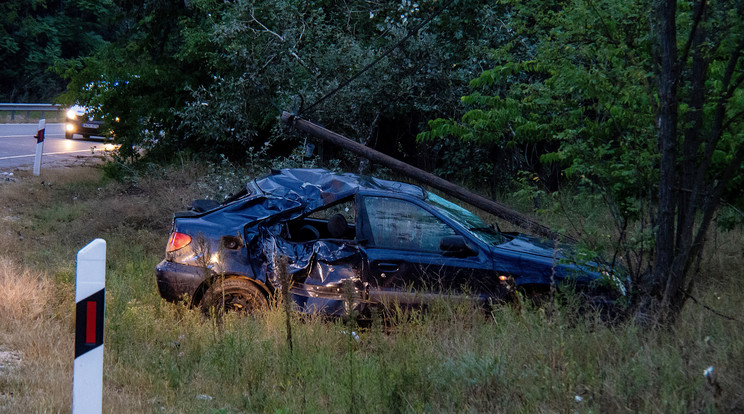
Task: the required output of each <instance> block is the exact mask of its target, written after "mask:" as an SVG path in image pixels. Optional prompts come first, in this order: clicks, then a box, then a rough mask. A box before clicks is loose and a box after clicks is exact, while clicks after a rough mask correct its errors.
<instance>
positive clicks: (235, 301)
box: [222, 292, 263, 314]
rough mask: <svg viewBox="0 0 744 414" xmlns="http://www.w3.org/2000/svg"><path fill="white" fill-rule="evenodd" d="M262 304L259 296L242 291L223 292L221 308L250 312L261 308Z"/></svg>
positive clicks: (230, 310)
mask: <svg viewBox="0 0 744 414" xmlns="http://www.w3.org/2000/svg"><path fill="white" fill-rule="evenodd" d="M262 305H263V304H262V303H261V301H260V298H257V297H256V296H255V295H251V294H246V293H244V292H225V295H224V299H223V302H222V308H223V309H224V310H225V312H235V313H244V314H250V313H253V312H254V311H257V310H261V309H262V308H263V306H262Z"/></svg>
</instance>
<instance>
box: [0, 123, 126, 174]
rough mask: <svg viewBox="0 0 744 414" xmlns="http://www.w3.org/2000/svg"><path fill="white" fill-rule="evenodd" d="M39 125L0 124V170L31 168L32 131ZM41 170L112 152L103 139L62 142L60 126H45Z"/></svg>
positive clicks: (77, 138) (34, 145) (34, 152)
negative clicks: (61, 163)
mask: <svg viewBox="0 0 744 414" xmlns="http://www.w3.org/2000/svg"><path fill="white" fill-rule="evenodd" d="M38 127H39V124H38V123H34V124H0V171H10V170H13V169H15V168H31V167H33V165H34V157H35V155H36V139H35V138H34V135H36V130H37V129H38ZM45 135H46V136H45V139H44V152H43V155H42V157H41V168H42V170H43V169H44V167H45V166H49V165H52V164H58V163H60V162H69V161H73V160H76V159H80V157H90V156H94V155H95V156H100V155H101V154H102V153H103V150H104V149H109V150H110V149H112V148H113V146H112V144H107V143H106V141H105V139H103V138H90V139H87V140H85V139H83V138H80V136H79V135H75V138H74V139H65V134H64V124H61V123H54V124H47V125H46V134H45Z"/></svg>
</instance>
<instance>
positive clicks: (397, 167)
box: [282, 111, 575, 241]
mask: <svg viewBox="0 0 744 414" xmlns="http://www.w3.org/2000/svg"><path fill="white" fill-rule="evenodd" d="M282 122H284V123H286V124H288V125H290V126H292V127H294V128H297V129H298V130H300V131H304V132H307V133H308V134H310V135H312V136H314V137H317V138H320V139H322V140H324V141H327V142H330V143H332V144H335V145H338V146H339V147H341V148H344V149H347V150H349V151H351V152H353V153H355V154H357V155H360V156H362V157H364V158H367V159H369V160H370V161H372V162H376V163H378V164H381V165H384V166H386V167H388V168H390V169H392V170H394V171H397V172H399V173H401V174H404V175H406V176H407V177H411V178H413V179H415V180H418V181H420V182H422V183H424V184H426V185H430V186H432V187H434V188H436V189H438V190H440V191H442V192H444V193H446V194H448V195H450V196H452V197H455V198H457V199H459V200H462V201H465V202H466V203H468V204H471V205H473V206H474V207H477V208H479V209H481V210H483V211H485V212H488V213H491V214H493V215H494V216H496V217H499V218H501V219H504V220H506V221H508V222H510V223H512V224H514V225H515V226H518V227H520V228H523V229H525V230H527V231H529V232H532V233H535V234H537V235H539V236H543V237H547V238H550V239H553V240H557V239H559V238H563V239H566V240H569V241H575V240H574V239H572V238H571V237H569V236H561V235H560V234H558V233H556V232H554V231H553V230H551V229H549V228H548V227H545V226H543V225H541V224H540V223H538V222H537V221H536V220H534V219H532V218H530V217H527V216H525V215H524V214H521V213H519V212H517V211H515V210H513V209H511V208H509V207H507V206H505V205H503V204H501V203H498V202H496V201H493V200H489V199H487V198H485V197H483V196H481V195H479V194H476V193H474V192H472V191H470V190H468V189H466V188H463V187H460V186H459V185H457V184H453V183H451V182H449V181H447V180H445V179H443V178H440V177H437V176H436V175H434V174H431V173H429V172H426V171H424V170H422V169H420V168H416V167H414V166H412V165H410V164H407V163H405V162H403V161H400V160H397V159H395V158H393V157H391V156H389V155H385V154H383V153H381V152H379V151H376V150H373V149H372V148H369V147H367V146H365V145H363V144H360V143H358V142H356V141H354V140H351V139H349V138H346V137H344V136H343V135H340V134H337V133H335V132H332V131H329V130H327V129H325V128H323V127H321V126H319V125H316V124H314V123H312V122H310V121H307V120H304V119H302V118H298V117H296V116H294V115H292V114H290V113H289V112H286V111H285V112H282Z"/></svg>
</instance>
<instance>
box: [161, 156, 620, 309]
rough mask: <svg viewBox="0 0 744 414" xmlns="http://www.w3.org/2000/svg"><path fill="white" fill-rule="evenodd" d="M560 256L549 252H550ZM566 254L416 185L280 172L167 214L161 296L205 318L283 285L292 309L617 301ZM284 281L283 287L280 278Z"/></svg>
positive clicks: (252, 305) (593, 265)
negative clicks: (555, 296)
mask: <svg viewBox="0 0 744 414" xmlns="http://www.w3.org/2000/svg"><path fill="white" fill-rule="evenodd" d="M556 248H557V250H556ZM571 250H573V249H572V247H571V246H567V245H563V246H556V245H555V244H554V243H552V242H546V241H544V240H539V239H536V238H534V237H529V236H526V235H522V234H516V233H503V232H500V231H498V229H496V228H495V227H492V226H489V225H487V224H486V223H484V222H483V221H482V220H481V219H480V218H478V216H476V215H475V214H473V213H471V212H470V211H468V210H466V209H464V208H462V207H460V206H458V205H456V204H453V203H451V202H449V201H447V200H445V199H443V198H441V197H439V196H437V195H435V194H433V193H430V192H428V191H426V190H424V189H422V188H421V187H418V186H415V185H412V184H406V183H402V182H395V181H387V180H381V179H377V178H372V177H364V176H359V175H355V174H337V173H333V172H330V171H326V170H321V169H287V170H281V171H275V172H274V173H273V174H271V175H269V176H267V177H264V178H259V179H256V180H253V181H250V182H248V184H247V185H246V187H245V188H244V189H243V190H242V191H241V192H240V193H239V194H238V195H237V196H235V197H233V198H232V199H230V200H227V201H226V202H224V203H217V202H214V201H211V200H197V201H195V202H194V204H193V206H192V211H188V212H180V213H176V214H175V217H174V220H173V228H172V230H171V234H170V240H169V241H168V245H167V248H166V254H165V260H163V261H162V262H160V264H158V265H157V267H156V275H157V285H158V289H159V291H160V294H161V296H162V297H163V298H165V299H167V300H169V301H173V302H176V301H180V300H183V299H184V297H188V298H189V300H190V302H191V304H192V305H194V306H201V307H202V309H204V310H207V311H208V310H209V309H210V308H222V309H225V310H227V311H238V312H248V313H250V312H253V311H256V310H260V309H263V308H265V307H266V306H267V305H268V303H269V298H270V297H271V296H272V295H273V294H274V292H276V291H278V290H279V288H280V284H281V283H282V277H281V276H280V274H281V273H282V272H281V271H278V270H277V267H278V266H281V267H284V266H285V265H281V264H278V263H281V260H278V259H279V258H281V257H283V258H286V259H285V260H286V262H285V263H287V264H286V265H288V269H287V272H288V273H289V278H290V279H291V287H290V288H289V293H290V295H291V297H292V299H293V300H294V302H295V304H296V305H297V308H298V309H299V310H300V311H301V312H308V313H312V312H322V313H325V314H330V315H342V314H344V312H346V311H347V309H346V306H347V305H348V303H349V302H348V297H349V295H350V292H349V291H348V290H352V291H353V292H351V296H353V298H354V299H353V306H354V307H355V308H356V309H357V310H358V311H360V312H363V313H364V312H365V311H366V308H368V307H378V306H380V305H382V306H386V305H388V304H391V303H398V304H401V305H412V306H417V305H422V304H425V303H426V302H428V301H430V300H432V299H433V298H436V297H445V296H447V297H452V296H460V297H465V298H471V299H476V300H479V301H483V302H486V303H488V302H490V301H491V300H496V301H503V300H504V299H505V298H506V297H508V296H510V294H511V292H513V290H514V289H516V290H518V291H521V292H523V293H524V294H527V295H528V296H531V295H539V294H540V293H541V292H547V291H549V290H550V288H551V284H553V283H554V284H556V285H562V284H571V285H573V286H575V288H576V290H578V291H579V292H581V293H582V294H584V295H587V296H588V297H589V298H590V301H591V302H593V303H596V304H598V305H601V304H603V303H604V304H608V303H613V302H614V301H615V300H616V299H618V298H619V297H621V296H623V295H624V294H625V292H624V286H622V283H621V282H620V281H619V279H618V278H617V277H616V276H615V275H614V271H613V269H611V268H610V267H608V266H606V265H603V264H601V263H598V262H591V261H589V262H585V263H577V262H576V261H574V260H572V259H571V253H570V252H571ZM285 280H286V279H285Z"/></svg>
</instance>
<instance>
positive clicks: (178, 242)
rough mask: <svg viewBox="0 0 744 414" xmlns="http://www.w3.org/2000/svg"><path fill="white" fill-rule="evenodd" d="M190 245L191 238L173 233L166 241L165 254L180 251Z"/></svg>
mask: <svg viewBox="0 0 744 414" xmlns="http://www.w3.org/2000/svg"><path fill="white" fill-rule="evenodd" d="M189 243H191V236H189V235H188V234H183V233H178V232H173V233H171V235H170V239H169V240H168V247H166V248H165V251H166V252H174V251H176V250H178V249H182V248H184V247H186V246H188V244H189Z"/></svg>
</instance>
